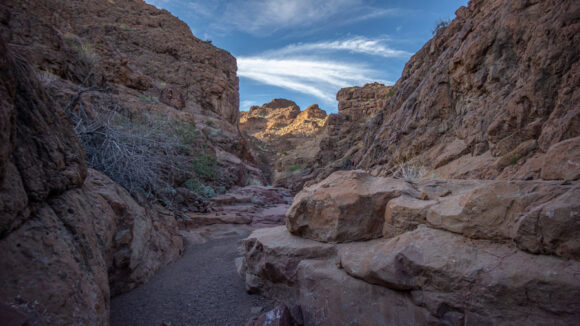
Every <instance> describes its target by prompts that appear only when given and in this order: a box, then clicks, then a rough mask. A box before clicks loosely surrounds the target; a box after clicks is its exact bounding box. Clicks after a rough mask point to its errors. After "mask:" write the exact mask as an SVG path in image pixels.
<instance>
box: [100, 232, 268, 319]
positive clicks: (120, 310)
mask: <svg viewBox="0 0 580 326" xmlns="http://www.w3.org/2000/svg"><path fill="white" fill-rule="evenodd" d="M245 236H247V233H246V234H243V236H242V235H239V234H238V235H234V236H230V237H227V238H222V239H214V240H209V241H208V242H206V243H203V244H194V243H192V242H190V241H187V240H186V241H187V243H186V248H185V252H184V254H183V256H182V257H181V258H180V259H179V260H178V261H176V262H174V263H173V264H171V265H168V266H166V267H164V268H162V269H161V270H160V271H159V273H158V274H157V275H155V276H154V277H153V278H152V279H151V280H150V281H149V282H148V283H146V284H144V285H142V286H140V287H138V288H136V289H134V290H132V291H130V292H128V293H125V294H122V295H120V296H118V297H115V298H113V299H112V300H111V325H112V326H131V325H136V326H137V325H139V326H147V325H155V326H161V325H167V326H169V325H171V326H178V325H179V326H181V325H212V326H213V325H245V324H246V322H247V321H248V320H249V319H250V318H251V317H253V316H255V315H259V314H260V311H268V310H270V309H271V308H273V307H274V303H273V302H272V301H270V300H268V299H265V298H263V297H261V296H259V295H249V294H247V293H246V291H245V288H244V282H243V281H242V280H241V279H240V277H239V276H238V274H237V272H236V268H235V264H234V259H235V258H236V257H237V256H238V253H237V242H238V241H239V240H240V239H242V238H244V237H245Z"/></svg>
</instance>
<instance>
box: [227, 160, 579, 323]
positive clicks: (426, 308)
mask: <svg viewBox="0 0 580 326" xmlns="http://www.w3.org/2000/svg"><path fill="white" fill-rule="evenodd" d="M382 189H386V191H382ZM577 193H578V185H577V183H576V182H575V183H573V184H562V183H561V182H548V181H503V180H497V181H489V180H449V179H446V180H415V181H412V182H407V181H404V180H402V179H392V178H381V177H372V176H370V175H368V174H367V173H364V172H361V171H348V172H343V171H341V172H335V173H334V174H333V175H331V176H330V177H329V178H328V179H326V180H325V181H323V182H322V183H320V184H318V185H316V186H312V187H307V188H306V189H305V190H303V192H301V193H299V194H298V195H297V196H296V198H295V201H294V203H293V205H292V209H290V210H289V211H288V214H287V227H286V228H284V227H277V228H270V229H261V230H257V231H255V232H254V233H252V234H251V235H250V236H249V237H248V238H247V239H245V240H244V241H243V242H242V245H241V252H242V254H243V258H242V260H241V262H240V268H239V272H240V275H241V276H242V278H244V279H245V281H246V287H247V289H248V290H249V291H253V292H259V293H263V294H265V295H267V296H270V297H273V298H276V299H278V300H281V301H283V302H284V303H285V304H286V305H287V306H293V305H300V306H301V308H302V312H303V316H304V323H305V325H339V324H346V323H352V322H353V321H358V322H360V323H361V324H365V325H383V324H387V325H388V324H396V325H430V324H442V325H464V324H470V325H471V324H473V325H488V324H493V325H503V324H506V325H520V324H521V325H525V324H530V323H533V324H554V325H571V324H574V323H575V321H577V320H578V319H579V318H580V314H579V312H580V309H579V308H580V306H579V305H578V302H577V300H576V299H575V298H576V297H577V296H578V294H579V293H580V282H578V280H577V279H576V276H575V275H576V273H577V270H578V268H580V261H579V259H580V256H579V254H580V246H578V240H577V239H578V237H577V235H578V234H579V232H580V230H579V229H578V228H577V226H576V225H577V224H578V223H577V222H578V219H579V218H580V210H579V208H578V205H577V203H576V201H575V200H572V199H571V198H572V197H574V196H577V195H578V194H577ZM370 194H374V195H375V196H372V195H370ZM364 198H375V199H378V200H377V201H376V202H374V203H373V202H372V201H371V202H364V203H363V201H364ZM379 201H380V204H379ZM355 204H357V205H355ZM349 205H355V206H356V207H357V210H352V209H350V210H349V209H348V208H349V207H351V206H349ZM379 206H380V208H379ZM353 207H354V206H353ZM373 207H376V209H374V208H373ZM298 208H300V209H298ZM375 211H376V212H375ZM381 213H382V214H383V215H381ZM380 216H383V218H381V219H379V220H377V218H379V217H380ZM369 219H372V220H373V221H374V222H373V227H372V228H367V226H368V223H366V222H365V221H367V220H369ZM377 221H380V222H377ZM375 222H376V223H375ZM345 230H346V231H345ZM352 230H356V231H359V230H364V231H365V232H364V233H363V234H364V235H365V236H363V237H360V236H359V235H360V233H357V232H351V231H352ZM381 230H382V234H380V232H381ZM341 231H342V232H341ZM337 235H338V236H337ZM381 236H382V237H383V238H379V237H381ZM370 238H379V239H375V240H371V241H357V240H362V239H370ZM311 239H315V240H317V241H315V240H311ZM342 241H350V242H347V243H340V242H342ZM336 242H339V243H336Z"/></svg>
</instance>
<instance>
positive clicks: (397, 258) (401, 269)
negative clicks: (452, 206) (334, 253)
mask: <svg viewBox="0 0 580 326" xmlns="http://www.w3.org/2000/svg"><path fill="white" fill-rule="evenodd" d="M339 255H340V261H341V264H342V266H343V267H344V269H345V271H346V272H347V273H349V274H350V275H353V276H354V277H356V278H359V279H362V280H364V281H367V282H369V283H372V284H380V285H382V286H385V287H387V288H390V289H395V290H404V291H410V293H411V295H412V297H413V299H414V302H415V304H418V305H421V306H424V307H426V308H427V309H428V310H430V311H431V313H432V314H433V315H435V316H437V317H439V318H440V319H441V321H442V322H448V323H449V324H457V322H459V324H460V325H463V324H464V323H467V324H470V325H472V324H473V325H482V324H491V325H504V324H505V325H510V324H518V325H523V324H537V325H548V324H553V325H572V324H574V323H575V322H576V321H578V320H579V318H580V303H578V301H577V300H576V299H575V298H577V297H578V295H580V283H579V282H578V280H577V279H575V276H574V275H575V273H577V270H578V268H580V265H579V264H580V263H578V262H577V261H564V260H561V259H558V258H555V257H550V256H537V255H530V254H527V253H523V252H521V251H519V250H517V249H515V248H513V247H510V246H507V245H502V244H497V243H492V242H490V241H481V240H480V241H465V238H463V237H462V236H459V235H455V234H453V233H449V232H445V231H439V230H434V229H430V228H427V227H420V228H418V229H417V230H415V231H413V232H408V233H405V234H404V235H401V236H399V237H397V238H394V239H385V240H375V241H373V242H371V243H365V244H358V243H357V244H353V245H345V246H344V247H343V248H341V251H340V254H339Z"/></svg>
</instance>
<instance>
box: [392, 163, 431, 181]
mask: <svg viewBox="0 0 580 326" xmlns="http://www.w3.org/2000/svg"><path fill="white" fill-rule="evenodd" d="M426 174H427V170H426V169H425V167H423V166H420V165H414V164H410V163H401V164H399V170H398V171H397V175H398V176H399V177H401V178H403V179H405V181H407V182H414V181H416V180H418V179H421V178H422V177H424V176H425V175H426Z"/></svg>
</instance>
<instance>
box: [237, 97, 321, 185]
mask: <svg viewBox="0 0 580 326" xmlns="http://www.w3.org/2000/svg"><path fill="white" fill-rule="evenodd" d="M327 118H328V117H327V115H326V112H325V111H324V110H322V109H320V107H318V105H317V104H313V105H311V106H309V107H308V108H306V109H305V110H304V111H300V107H298V105H296V103H294V102H292V101H290V100H286V99H274V100H272V101H271V102H270V103H266V104H264V105H262V106H252V107H251V108H250V109H249V110H248V111H247V112H244V111H242V112H241V117H240V130H242V131H243V132H244V133H245V134H246V135H248V136H249V137H250V139H251V141H252V143H253V144H254V146H253V151H254V153H255V156H256V157H258V158H260V160H261V162H262V166H263V169H264V170H266V171H269V174H270V179H271V182H272V183H273V184H275V185H279V186H286V187H288V186H290V187H291V186H292V182H289V180H292V179H293V178H294V176H295V175H297V174H302V173H304V172H303V171H309V170H311V169H312V165H313V163H314V160H315V159H316V155H317V148H319V143H320V139H321V136H320V134H321V133H322V132H323V130H324V127H325V125H326V121H327ZM291 188H292V187H291Z"/></svg>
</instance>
